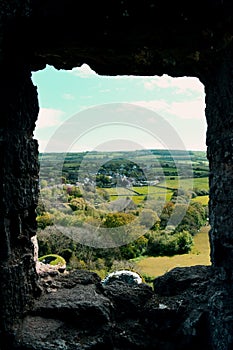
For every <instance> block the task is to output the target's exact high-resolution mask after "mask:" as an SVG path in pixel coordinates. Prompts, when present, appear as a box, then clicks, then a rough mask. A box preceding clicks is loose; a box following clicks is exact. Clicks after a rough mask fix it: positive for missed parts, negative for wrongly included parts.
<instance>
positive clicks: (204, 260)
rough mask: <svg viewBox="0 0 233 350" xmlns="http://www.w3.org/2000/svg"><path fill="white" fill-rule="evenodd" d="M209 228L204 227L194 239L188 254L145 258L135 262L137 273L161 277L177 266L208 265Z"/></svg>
mask: <svg viewBox="0 0 233 350" xmlns="http://www.w3.org/2000/svg"><path fill="white" fill-rule="evenodd" d="M208 231H209V227H208V226H204V227H203V228H202V229H201V231H200V232H199V233H198V234H197V235H196V236H195V237H194V247H193V249H192V251H191V253H189V254H183V255H175V256H172V257H167V256H162V257H147V258H141V259H138V260H137V261H136V264H137V266H138V268H139V271H140V272H141V273H142V274H146V275H148V276H153V277H157V276H161V275H163V274H164V273H166V272H168V271H169V270H171V269H173V268H174V267H177V266H193V265H210V247H209V237H208Z"/></svg>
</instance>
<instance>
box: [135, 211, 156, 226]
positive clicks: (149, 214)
mask: <svg viewBox="0 0 233 350" xmlns="http://www.w3.org/2000/svg"><path fill="white" fill-rule="evenodd" d="M158 222H160V219H159V217H158V215H157V213H156V212H155V211H153V210H152V209H144V210H143V211H142V212H141V214H140V224H141V225H143V226H145V227H147V228H152V227H155V226H156V223H158Z"/></svg>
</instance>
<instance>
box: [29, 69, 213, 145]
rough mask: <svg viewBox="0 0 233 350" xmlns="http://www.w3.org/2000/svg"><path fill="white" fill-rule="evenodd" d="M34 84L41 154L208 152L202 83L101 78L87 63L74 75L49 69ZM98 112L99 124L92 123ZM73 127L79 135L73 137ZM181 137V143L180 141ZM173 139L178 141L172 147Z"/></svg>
mask: <svg viewBox="0 0 233 350" xmlns="http://www.w3.org/2000/svg"><path fill="white" fill-rule="evenodd" d="M32 80H33V83H34V85H36V86H37V88H38V95H39V103H40V113H39V117H38V121H37V126H36V130H35V134H34V136H35V138H36V139H38V141H39V149H40V152H43V151H45V150H50V151H51V150H52V151H58V152H61V151H67V147H68V148H69V151H85V150H93V149H101V150H113V149H114V150H115V148H117V147H118V146H119V148H122V149H139V148H185V149H187V150H204V151H205V150H206V145H205V138H206V121H205V111H204V109H205V101H204V99H205V97H204V87H203V85H202V84H201V83H200V81H199V80H198V79H197V78H193V77H181V78H171V77H169V76H167V75H163V76H162V77H158V76H153V77H134V76H116V77H109V76H99V75H98V74H96V73H95V72H94V71H93V70H91V68H90V67H89V66H87V65H85V64H84V65H82V66H81V67H80V68H75V69H73V70H71V71H63V70H60V71H58V70H56V69H54V68H53V67H50V66H47V67H46V69H44V70H42V71H38V72H34V73H33V76H32ZM129 104H130V105H132V108H129ZM123 105H124V106H125V108H124V112H123V115H126V112H125V110H127V111H128V110H129V109H130V110H131V112H130V113H128V114H127V117H125V116H124V117H123V116H122V117H121V116H120V114H119V113H121V112H119V111H120V109H121V108H120V109H119V106H121V107H122V106H123ZM97 110H98V113H99V114H98V115H99V119H98V120H97V121H96V122H95V123H94V124H93V122H92V119H93V120H94V119H95V118H96V115H94V114H96V113H97V112H96V111H97ZM100 111H101V113H103V114H105V116H103V114H100ZM93 113H94V114H93ZM153 113H154V115H156V116H157V117H156V118H157V119H156V118H155V119H154V117H153ZM110 114H111V116H110ZM129 114H130V115H129ZM106 115H108V116H109V119H107V117H106ZM74 116H75V124H74ZM123 118H126V119H123ZM139 118H140V121H139ZM158 118H159V119H158ZM88 119H90V120H88ZM137 120H138V121H137ZM155 120H156V122H155ZM158 120H160V121H159V125H160V126H161V125H162V124H163V126H165V124H166V125H167V126H168V131H167V134H168V135H167V136H166V137H165V136H161V135H160V131H159V127H157V124H158ZM71 121H72V123H73V124H72V123H71ZM81 122H82V127H81V128H80V127H79V126H80V125H81V124H80V123H81ZM116 122H118V124H117V123H116ZM78 123H79V124H78ZM156 123H157V124H156ZM161 123H162V124H161ZM71 124H72V125H73V129H74V125H75V130H76V131H75V132H76V136H75V133H74V134H73V136H72V137H70V138H69V135H67V133H69V132H70V131H71V129H69V128H70V125H71ZM68 125H69V127H68ZM93 126H94V127H93ZM81 129H82V133H81V131H80V130H81ZM66 130H67V132H66ZM62 131H63V133H62ZM71 133H72V132H71ZM61 135H63V136H61ZM64 135H66V136H64ZM174 135H175V136H174ZM173 136H174V137H173ZM65 138H66V141H65V142H63V141H64V139H65ZM163 138H165V139H164V140H163ZM178 138H179V139H180V140H181V141H182V142H181V143H180V142H176V141H177V140H178ZM155 139H156V140H155ZM158 139H159V141H158ZM170 139H174V140H176V141H174V143H173V144H172V143H171V142H170ZM51 140H52V141H53V142H52V141H51ZM52 143H53V146H51V147H50V148H48V145H49V144H50V145H51V144H52ZM68 144H69V145H68ZM67 145H68V146H67ZM120 145H121V146H120ZM168 145H169V146H168ZM64 148H65V149H64Z"/></svg>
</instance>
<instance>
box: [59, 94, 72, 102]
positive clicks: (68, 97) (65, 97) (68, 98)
mask: <svg viewBox="0 0 233 350" xmlns="http://www.w3.org/2000/svg"><path fill="white" fill-rule="evenodd" d="M62 97H63V98H64V100H68V101H72V100H75V96H74V95H72V94H68V93H65V94H63V95H62Z"/></svg>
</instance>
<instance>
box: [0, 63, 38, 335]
mask: <svg viewBox="0 0 233 350" xmlns="http://www.w3.org/2000/svg"><path fill="white" fill-rule="evenodd" d="M30 75H31V73H30V71H29V70H28V69H26V68H22V67H10V66H9V67H2V69H1V82H0V95H1V104H0V111H1V112H0V115H1V118H0V124H1V128H0V130H1V134H0V158H1V170H0V194H1V195H0V200H1V202H0V232H1V234H0V280H1V288H0V300H1V304H0V315H1V317H0V329H1V331H3V330H5V329H7V327H8V326H9V325H10V324H12V322H13V321H14V318H15V319H16V318H17V317H18V316H19V315H20V316H21V315H22V313H23V312H24V311H25V310H26V309H27V308H28V307H29V306H30V304H31V303H32V299H33V297H34V296H35V294H36V290H37V289H38V286H37V276H36V274H35V268H34V261H33V256H32V253H33V246H32V243H31V240H30V238H31V236H33V235H35V232H36V221H35V219H36V213H35V209H36V203H37V195H38V171H39V167H38V159H37V142H36V141H35V140H33V137H32V136H33V130H34V127H35V121H36V118H37V114H38V102H37V94H36V89H35V87H34V86H33V85H32V83H31V79H30Z"/></svg>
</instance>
